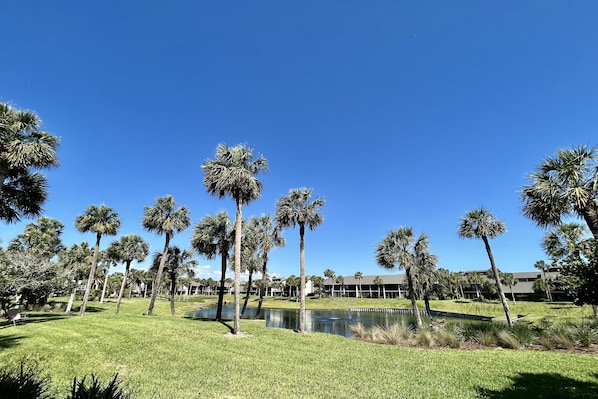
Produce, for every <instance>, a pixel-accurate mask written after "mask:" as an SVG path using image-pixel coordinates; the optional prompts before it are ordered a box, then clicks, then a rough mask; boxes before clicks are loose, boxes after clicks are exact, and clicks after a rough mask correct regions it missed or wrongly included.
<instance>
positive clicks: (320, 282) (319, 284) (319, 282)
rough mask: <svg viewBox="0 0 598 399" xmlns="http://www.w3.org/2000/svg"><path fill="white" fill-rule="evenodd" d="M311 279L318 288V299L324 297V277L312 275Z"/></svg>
mask: <svg viewBox="0 0 598 399" xmlns="http://www.w3.org/2000/svg"><path fill="white" fill-rule="evenodd" d="M310 279H311V282H312V283H313V285H314V287H315V288H316V289H317V290H316V292H317V293H318V299H322V292H323V291H324V277H322V276H315V275H314V276H311V278H310Z"/></svg>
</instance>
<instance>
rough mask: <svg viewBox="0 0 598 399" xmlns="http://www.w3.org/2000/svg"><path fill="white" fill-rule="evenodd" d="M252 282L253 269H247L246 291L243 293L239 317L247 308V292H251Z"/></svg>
mask: <svg viewBox="0 0 598 399" xmlns="http://www.w3.org/2000/svg"><path fill="white" fill-rule="evenodd" d="M252 283H253V270H249V279H248V281H247V293H246V294H245V300H244V301H243V309H242V310H241V317H243V315H244V314H245V309H247V302H249V294H250V293H251V284H252Z"/></svg>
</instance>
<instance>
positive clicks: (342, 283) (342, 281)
mask: <svg viewBox="0 0 598 399" xmlns="http://www.w3.org/2000/svg"><path fill="white" fill-rule="evenodd" d="M336 283H337V284H338V286H339V287H340V288H339V289H340V291H341V297H344V296H345V278H344V277H343V276H337V277H336Z"/></svg>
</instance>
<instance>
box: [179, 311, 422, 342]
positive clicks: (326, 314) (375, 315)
mask: <svg viewBox="0 0 598 399" xmlns="http://www.w3.org/2000/svg"><path fill="white" fill-rule="evenodd" d="M256 310H257V309H255V308H247V309H246V310H245V314H244V315H243V318H244V319H254V318H256V317H255V314H256ZM261 313H262V314H261V315H260V316H259V317H257V319H261V320H265V321H266V327H272V328H288V329H292V330H295V329H298V328H299V310H290V309H262V312H261ZM189 316H190V317H191V318H194V319H209V320H213V319H214V318H215V317H216V309H215V308H208V309H200V310H196V311H193V312H191V313H190V314H189ZM233 316H234V309H233V308H232V307H225V308H223V309H222V318H223V319H225V320H232V318H233ZM358 322H359V323H361V324H363V325H364V326H365V327H366V328H371V327H374V326H376V325H381V326H390V325H392V324H396V323H400V324H403V325H405V324H408V325H411V326H415V317H413V316H410V315H404V314H397V313H387V312H360V311H350V310H306V311H305V330H306V331H311V332H323V333H328V334H337V335H342V336H344V337H348V338H350V337H351V336H352V335H351V328H350V326H351V324H354V323H358Z"/></svg>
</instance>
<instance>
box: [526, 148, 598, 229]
mask: <svg viewBox="0 0 598 399" xmlns="http://www.w3.org/2000/svg"><path fill="white" fill-rule="evenodd" d="M529 180H530V184H528V185H526V186H524V187H523V190H522V193H521V200H522V201H523V214H524V215H525V216H527V217H528V218H530V219H532V220H533V221H534V222H536V223H537V224H538V225H539V226H540V227H554V226H558V225H560V224H561V223H562V220H563V218H565V217H567V216H570V215H575V216H579V217H581V218H582V219H583V220H584V221H585V222H586V224H587V226H588V228H589V229H590V231H591V232H592V234H593V235H594V238H595V239H598V201H597V194H598V190H597V182H598V153H597V150H596V148H588V147H587V146H578V147H574V148H570V149H566V150H560V149H559V150H558V151H557V153H556V156H554V157H548V158H546V159H545V160H544V161H543V162H542V163H541V164H540V166H539V167H538V168H537V169H536V171H534V172H533V173H531V175H530V177H529Z"/></svg>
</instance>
